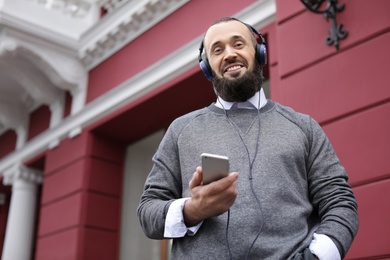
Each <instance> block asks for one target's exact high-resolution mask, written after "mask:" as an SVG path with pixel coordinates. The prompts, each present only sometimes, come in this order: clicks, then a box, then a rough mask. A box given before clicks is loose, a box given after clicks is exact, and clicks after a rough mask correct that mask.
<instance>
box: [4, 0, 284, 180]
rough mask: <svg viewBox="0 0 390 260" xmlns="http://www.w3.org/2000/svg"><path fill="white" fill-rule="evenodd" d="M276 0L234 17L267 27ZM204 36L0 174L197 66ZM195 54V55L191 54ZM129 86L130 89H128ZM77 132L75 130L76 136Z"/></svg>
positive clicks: (27, 149)
mask: <svg viewBox="0 0 390 260" xmlns="http://www.w3.org/2000/svg"><path fill="white" fill-rule="evenodd" d="M275 13H276V6H275V0H262V1H257V2H255V3H254V4H252V5H251V6H249V7H248V8H246V9H245V10H244V11H242V12H240V13H238V14H237V15H236V17H237V18H239V19H241V20H243V21H246V22H250V23H251V24H252V25H254V26H256V27H257V28H259V27H258V26H259V25H261V26H266V25H267V24H269V23H271V22H272V21H273V19H274V17H275ZM202 38H203V35H200V36H199V37H197V38H195V39H194V40H193V41H191V42H190V43H188V44H187V45H185V46H183V47H182V48H180V49H179V50H177V51H176V52H174V53H171V54H170V55H168V56H166V57H165V58H164V59H162V60H160V61H159V62H156V63H154V64H153V65H151V66H150V67H149V68H147V69H145V70H144V71H142V72H140V73H139V74H137V75H136V76H134V77H132V78H131V79H129V80H128V81H126V82H123V83H122V84H120V85H119V86H117V87H115V88H113V89H112V90H111V91H109V92H108V93H106V94H105V95H103V96H101V97H100V98H98V99H96V100H94V101H92V102H91V103H89V104H88V105H86V106H85V107H84V108H83V109H82V110H81V111H80V112H79V113H77V114H74V115H71V116H69V117H67V118H65V119H64V120H63V121H62V122H61V124H59V125H57V126H55V127H53V128H52V129H49V130H47V131H45V132H44V133H42V134H40V135H38V136H37V137H35V138H34V139H32V140H30V141H29V142H28V143H27V144H26V145H25V146H24V148H23V149H20V150H18V151H15V152H13V153H11V154H9V155H7V156H6V157H5V158H4V159H2V160H1V161H0V173H1V172H3V171H4V170H5V169H7V168H9V167H11V166H12V165H13V164H15V163H17V162H20V161H25V160H27V159H29V158H31V157H32V156H34V155H35V154H37V153H39V152H41V151H44V150H46V149H48V147H54V146H55V145H56V144H58V142H59V141H60V140H62V139H64V138H67V137H69V136H70V137H72V136H73V134H74V132H73V131H76V130H75V129H82V128H84V126H87V125H89V124H91V123H93V122H95V121H97V120H99V119H101V118H103V117H104V116H106V115H108V114H110V113H112V112H113V111H115V110H117V109H118V108H120V107H122V106H124V105H126V104H128V103H129V102H132V101H133V100H136V99H137V98H139V97H141V96H143V95H145V94H147V93H149V92H151V91H153V90H154V89H155V88H157V87H158V86H161V85H162V84H164V83H166V82H168V81H170V80H172V79H174V78H175V77H178V76H180V75H181V74H183V73H185V72H186V71H188V70H190V69H192V68H194V67H196V66H198V62H197V56H196V51H197V50H198V47H199V43H200V41H201V40H202ZM194 53H195V54H194ZM129 86H131V87H129ZM77 132H78V130H77V131H76V133H77Z"/></svg>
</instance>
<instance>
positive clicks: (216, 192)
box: [183, 166, 238, 226]
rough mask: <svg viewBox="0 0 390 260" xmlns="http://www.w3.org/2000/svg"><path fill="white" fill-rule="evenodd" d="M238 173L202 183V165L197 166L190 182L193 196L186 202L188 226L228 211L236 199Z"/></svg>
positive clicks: (186, 221)
mask: <svg viewBox="0 0 390 260" xmlns="http://www.w3.org/2000/svg"><path fill="white" fill-rule="evenodd" d="M237 179H238V173H237V172H232V173H230V174H229V175H228V176H227V177H224V178H222V179H220V180H217V181H213V182H211V183H209V184H207V185H202V167H200V166H199V167H197V168H196V171H195V172H194V174H193V176H192V179H191V181H190V183H189V187H190V190H191V198H190V199H189V200H187V201H186V202H185V204H184V209H183V216H184V221H185V224H186V226H195V225H197V224H198V223H200V222H201V221H203V220H204V219H207V218H210V217H213V216H218V215H220V214H222V213H224V212H226V211H227V210H228V209H229V208H230V207H231V206H232V205H233V203H234V201H235V200H236V197H237V195H238V191H237Z"/></svg>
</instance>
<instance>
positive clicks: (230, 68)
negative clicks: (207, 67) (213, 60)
mask: <svg viewBox="0 0 390 260" xmlns="http://www.w3.org/2000/svg"><path fill="white" fill-rule="evenodd" d="M241 68H242V66H239V65H236V66H232V67H229V68H227V69H226V70H225V72H230V71H235V70H239V69H241Z"/></svg>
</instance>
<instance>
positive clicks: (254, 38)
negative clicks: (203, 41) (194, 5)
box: [210, 17, 257, 47]
mask: <svg viewBox="0 0 390 260" xmlns="http://www.w3.org/2000/svg"><path fill="white" fill-rule="evenodd" d="M230 21H236V22H240V23H242V24H243V25H245V26H246V27H247V28H248V30H249V32H250V33H251V36H252V37H251V38H252V43H253V46H255V47H256V45H257V40H256V37H255V36H254V34H253V33H254V32H253V29H252V27H251V26H250V25H249V24H247V23H244V22H243V21H241V20H239V19H237V18H235V17H222V18H219V19H217V20H215V21H214V22H212V23H211V25H210V27H211V26H213V25H216V24H219V23H226V22H230Z"/></svg>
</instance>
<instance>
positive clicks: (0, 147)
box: [0, 130, 16, 159]
mask: <svg viewBox="0 0 390 260" xmlns="http://www.w3.org/2000/svg"><path fill="white" fill-rule="evenodd" d="M15 147H16V132H15V131H13V130H8V131H7V132H5V133H4V134H2V135H1V136H0V159H1V158H3V157H4V156H6V155H7V154H9V153H10V152H12V151H13V150H14V149H15Z"/></svg>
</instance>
